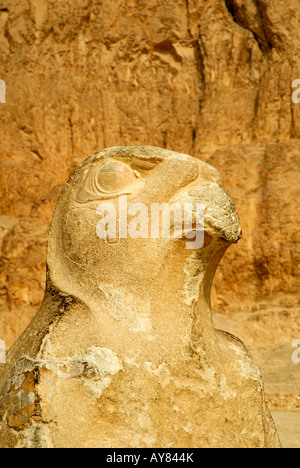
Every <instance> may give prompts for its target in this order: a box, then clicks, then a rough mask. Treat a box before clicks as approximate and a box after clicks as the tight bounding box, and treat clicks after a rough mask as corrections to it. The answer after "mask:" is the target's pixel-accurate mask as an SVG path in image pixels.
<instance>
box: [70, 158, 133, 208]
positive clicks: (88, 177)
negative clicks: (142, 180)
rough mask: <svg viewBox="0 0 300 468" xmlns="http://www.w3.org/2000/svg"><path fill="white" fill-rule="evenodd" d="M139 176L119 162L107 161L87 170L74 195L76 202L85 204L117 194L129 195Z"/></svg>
mask: <svg viewBox="0 0 300 468" xmlns="http://www.w3.org/2000/svg"><path fill="white" fill-rule="evenodd" d="M138 179H139V174H138V173H137V172H136V171H133V170H132V169H131V168H130V167H129V166H128V165H127V164H124V163H122V162H120V161H107V162H105V163H104V164H101V165H100V166H98V165H95V166H92V167H90V168H89V170H88V171H87V173H86V174H85V176H84V179H83V182H82V184H81V185H80V187H79V190H78V192H77V195H76V201H77V202H79V203H85V202H87V201H92V200H100V199H102V198H112V197H113V196H116V195H119V194H129V193H131V191H132V189H133V187H134V185H135V184H136V182H137V181H138Z"/></svg>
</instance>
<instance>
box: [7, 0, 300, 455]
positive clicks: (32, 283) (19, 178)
mask: <svg viewBox="0 0 300 468" xmlns="http://www.w3.org/2000/svg"><path fill="white" fill-rule="evenodd" d="M299 52H300V5H299V2H298V0H276V1H275V0H103V1H102V0H80V1H79V0H68V1H66V0H64V1H62V0H55V1H54V0H0V79H2V80H4V81H5V83H6V100H7V103H6V104H0V314H1V320H0V338H1V339H3V340H5V342H6V344H7V346H10V345H11V344H12V343H13V342H14V341H15V339H16V338H17V337H18V336H19V335H20V333H21V332H22V331H23V330H24V328H25V327H26V326H27V324H28V323H29V321H30V320H31V318H32V317H33V316H34V314H35V313H36V312H37V310H38V308H39V305H40V303H41V301H42V298H43V292H44V288H45V267H46V263H45V262H46V250H47V238H48V230H49V224H50V221H51V218H52V213H53V209H54V207H55V204H56V201H57V198H58V196H59V194H60V190H61V188H62V186H63V185H64V184H65V182H66V181H67V179H68V177H69V175H70V174H71V172H72V171H73V170H74V169H75V167H77V166H78V165H79V164H80V163H81V162H82V161H83V160H84V159H86V158H87V157H88V156H89V155H91V154H92V153H93V152H95V151H97V150H99V149H101V148H104V147H111V146H120V145H139V144H147V145H154V146H160V147H164V148H168V149H171V150H174V151H179V152H184V153H188V154H191V155H193V156H196V157H198V158H201V159H202V160H204V161H206V162H208V163H210V164H212V165H213V166H215V167H216V168H217V169H219V170H220V172H221V173H222V175H223V177H224V179H225V183H226V186H227V190H228V192H229V194H230V195H231V197H232V198H233V200H234V202H235V203H236V206H237V208H238V212H239V214H240V218H241V223H242V227H243V233H244V236H243V239H242V240H241V241H240V242H239V244H238V245H237V246H233V247H231V248H230V250H229V251H228V253H227V254H226V257H225V258H224V260H223V262H222V265H221V266H220V268H219V271H218V273H217V276H216V280H215V283H214V291H213V306H214V311H215V321H216V326H219V327H221V328H223V329H224V328H225V329H227V330H228V331H230V332H233V333H235V334H236V335H237V336H239V337H240V338H241V339H243V340H244V342H245V344H246V345H247V346H248V348H249V349H250V351H251V352H252V354H253V356H254V358H255V360H256V362H257V363H258V364H259V365H260V367H261V369H262V372H263V375H264V377H265V382H266V392H267V396H268V399H269V404H270V405H271V406H272V407H273V408H274V409H275V411H274V413H273V414H274V417H275V419H277V420H278V424H279V425H280V427H281V428H282V431H285V432H284V434H283V432H282V437H283V439H284V438H285V437H286V440H287V441H286V442H285V439H284V443H286V444H289V445H295V446H297V447H299V446H300V427H299V422H300V412H299V408H300V364H299V365H296V364H294V363H293V362H292V360H291V355H292V352H293V348H292V342H293V340H296V339H300V320H299V315H300V314H299V312H300V304H299V289H300V269H299V264H300V242H299V241H300V231H299V228H298V217H299V209H298V204H299V196H300V171H299V165H300V104H295V103H294V102H293V101H292V93H293V91H294V90H293V89H292V83H293V81H294V80H295V79H299V78H300V53H299ZM289 418H290V419H289ZM287 421H290V422H289V423H287ZM292 421H293V422H292ZM291 424H293V425H294V426H293V427H294V430H293V433H292V435H291V429H290V428H291ZM284 427H285V428H286V429H284ZM288 427H289V429H287V428H288Z"/></svg>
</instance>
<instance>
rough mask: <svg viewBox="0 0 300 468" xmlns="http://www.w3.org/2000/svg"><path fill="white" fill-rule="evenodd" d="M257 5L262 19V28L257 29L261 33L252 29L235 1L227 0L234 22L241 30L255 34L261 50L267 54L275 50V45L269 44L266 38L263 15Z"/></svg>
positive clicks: (227, 6)
mask: <svg viewBox="0 0 300 468" xmlns="http://www.w3.org/2000/svg"><path fill="white" fill-rule="evenodd" d="M255 3H256V5H257V13H258V15H259V17H260V23H261V27H260V28H257V29H261V31H260V32H259V31H258V30H255V29H256V28H255V27H251V25H249V24H248V21H245V18H244V13H243V11H240V10H242V9H239V8H237V6H236V5H235V2H234V0H225V5H226V8H227V10H228V12H229V13H230V15H231V16H232V19H233V21H234V22H235V23H236V24H237V25H238V26H240V27H241V28H243V29H246V30H247V31H250V32H251V33H252V34H253V37H254V39H255V41H256V43H257V45H258V47H259V48H260V50H261V51H262V52H263V53H266V52H269V51H270V50H271V49H272V48H273V45H272V44H271V43H270V42H268V40H267V38H266V35H265V31H264V23H263V15H262V12H261V10H260V7H259V4H258V3H257V2H255Z"/></svg>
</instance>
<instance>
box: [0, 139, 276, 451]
mask: <svg viewBox="0 0 300 468" xmlns="http://www.w3.org/2000/svg"><path fill="white" fill-rule="evenodd" d="M122 194H123V195H124V194H126V195H127V196H128V205H130V204H132V203H134V202H139V203H141V202H142V203H144V204H145V205H146V206H147V207H150V205H151V204H152V203H160V204H162V203H171V202H172V203H174V202H177V203H180V205H181V206H182V207H183V206H184V203H193V204H196V203H200V202H201V203H203V204H204V207H205V218H204V233H205V236H204V242H203V245H202V247H201V248H200V249H197V250H189V249H187V248H186V238H173V237H172V238H162V237H161V236H160V237H159V238H150V237H149V238H131V237H128V238H122V236H118V237H117V238H112V237H110V238H108V239H106V240H104V239H100V238H99V237H98V236H97V231H96V226H97V224H98V221H99V214H98V213H99V208H98V206H99V204H100V206H104V203H105V202H106V201H107V200H110V202H111V203H113V206H115V208H116V213H117V217H118V219H120V211H119V209H118V207H119V198H120V195H122ZM129 219H131V218H130V217H129ZM131 221H132V219H131ZM190 229H194V227H191V228H190ZM189 232H190V231H189ZM189 232H186V233H185V234H186V237H187V236H188V234H189ZM240 236H241V229H240V223H239V218H238V215H237V212H236V209H235V206H234V204H233V203H232V201H231V199H230V198H229V196H228V194H227V193H226V191H225V189H224V184H223V180H222V178H221V176H220V174H219V173H218V171H217V170H216V169H214V168H213V167H212V166H209V165H208V164H206V163H203V162H201V161H200V160H198V159H195V158H193V157H190V156H187V155H184V154H178V153H174V152H171V151H166V150H163V149H160V148H154V147H148V146H139V147H120V148H113V149H106V150H103V151H100V152H98V153H96V154H94V155H93V156H91V157H90V158H89V159H88V160H87V161H86V162H84V163H83V164H82V165H81V166H80V167H79V169H78V170H77V171H76V172H75V173H74V174H73V175H72V177H71V178H70V180H69V182H68V183H67V185H66V186H65V187H64V189H63V191H62V194H61V197H60V198H59V201H58V204H57V207H56V209H55V214H54V218H53V222H52V226H51V231H50V237H49V249H48V257H47V266H48V268H47V272H48V273H47V289H46V294H45V298H44V302H43V304H42V306H41V309H40V311H39V313H38V314H37V316H36V317H35V319H34V320H33V321H32V323H31V324H30V326H29V327H28V328H27V330H26V331H25V332H24V334H23V335H22V336H21V338H20V339H19V340H18V341H17V342H16V343H15V345H14V346H13V347H12V348H11V349H10V351H9V353H8V355H7V364H6V366H5V368H4V369H5V370H4V372H3V373H2V374H1V375H0V388H1V391H0V395H1V400H0V417H1V422H0V432H1V441H0V446H2V447H7V446H9V447H16V446H17V447H233V448H238V447H245V448H246V447H247V448H252V447H253V448H254V447H255V448H277V447H280V442H279V439H278V436H277V432H276V428H275V425H274V423H273V420H272V418H271V416H270V414H269V411H268V409H267V407H266V404H265V397H264V390H263V382H262V378H261V375H260V372H259V370H258V368H257V367H256V366H255V364H254V363H253V361H252V360H251V359H250V357H249V355H248V352H247V350H246V348H245V346H244V345H243V343H242V342H241V341H240V340H239V339H238V338H236V337H234V336H232V335H231V334H229V333H226V332H222V331H220V330H216V329H214V326H213V321H212V314H211V307H210V290H211V285H212V280H213V276H214V274H215V271H216V268H217V266H218V264H219V261H220V259H221V258H222V256H223V254H224V253H225V251H226V250H227V248H228V247H229V246H230V244H232V243H236V242H237V241H238V240H239V239H240Z"/></svg>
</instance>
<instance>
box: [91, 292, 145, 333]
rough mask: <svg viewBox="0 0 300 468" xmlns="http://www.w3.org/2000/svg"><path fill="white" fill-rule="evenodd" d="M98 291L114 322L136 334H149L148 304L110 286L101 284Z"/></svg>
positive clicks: (129, 293)
mask: <svg viewBox="0 0 300 468" xmlns="http://www.w3.org/2000/svg"><path fill="white" fill-rule="evenodd" d="M99 290H100V291H101V292H103V294H104V295H105V298H106V302H105V307H106V309H107V312H108V313H109V314H111V315H112V316H113V317H114V319H115V320H117V321H118V322H121V323H123V324H125V325H126V326H127V327H128V328H130V329H132V330H133V331H136V332H150V331H151V328H152V324H151V308H150V304H148V303H147V302H144V301H141V299H140V298H139V297H138V296H134V294H132V293H131V292H128V291H126V290H122V289H121V288H119V287H117V288H116V287H113V286H112V285H110V284H103V283H102V284H101V285H100V286H99Z"/></svg>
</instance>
